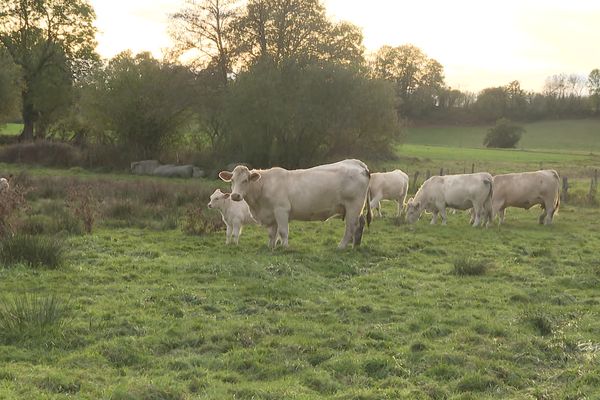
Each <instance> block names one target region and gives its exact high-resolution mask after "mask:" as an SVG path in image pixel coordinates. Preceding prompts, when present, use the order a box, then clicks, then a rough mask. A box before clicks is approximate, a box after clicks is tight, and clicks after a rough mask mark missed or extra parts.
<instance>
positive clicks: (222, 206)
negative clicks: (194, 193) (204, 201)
mask: <svg viewBox="0 0 600 400" xmlns="http://www.w3.org/2000/svg"><path fill="white" fill-rule="evenodd" d="M208 208H216V209H217V210H219V212H220V213H221V217H222V218H223V222H224V223H225V226H226V227H227V233H226V236H225V244H229V243H231V238H232V237H233V241H234V243H235V244H238V243H239V241H240V234H241V233H242V226H243V225H244V224H251V223H256V221H255V220H254V218H252V214H251V213H250V209H249V208H248V204H246V202H245V201H243V200H242V201H233V200H231V195H230V193H223V192H221V189H217V190H215V191H214V193H213V194H211V195H210V202H209V203H208Z"/></svg>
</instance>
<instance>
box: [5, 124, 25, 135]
mask: <svg viewBox="0 0 600 400" xmlns="http://www.w3.org/2000/svg"><path fill="white" fill-rule="evenodd" d="M22 130H23V124H12V123H11V124H5V125H1V124H0V135H15V136H16V135H19V134H20V133H21V131H22Z"/></svg>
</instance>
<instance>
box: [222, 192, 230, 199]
mask: <svg viewBox="0 0 600 400" xmlns="http://www.w3.org/2000/svg"><path fill="white" fill-rule="evenodd" d="M229 196H231V193H223V198H224V199H228V198H229Z"/></svg>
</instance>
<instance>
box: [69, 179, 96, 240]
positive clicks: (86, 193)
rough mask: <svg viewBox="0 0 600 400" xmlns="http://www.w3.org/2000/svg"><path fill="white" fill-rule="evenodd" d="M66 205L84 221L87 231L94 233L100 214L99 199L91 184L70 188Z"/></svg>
mask: <svg viewBox="0 0 600 400" xmlns="http://www.w3.org/2000/svg"><path fill="white" fill-rule="evenodd" d="M66 206H67V208H68V209H70V210H71V212H72V213H73V215H74V216H75V217H76V218H78V219H79V220H80V221H81V222H82V223H83V228H84V230H85V232H86V233H92V229H93V227H94V222H95V221H96V216H97V215H98V200H97V199H96V198H95V197H94V194H93V193H92V188H91V186H89V185H79V186H74V187H72V188H71V189H69V191H68V194H67V199H66Z"/></svg>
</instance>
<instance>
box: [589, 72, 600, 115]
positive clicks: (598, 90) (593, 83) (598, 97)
mask: <svg viewBox="0 0 600 400" xmlns="http://www.w3.org/2000/svg"><path fill="white" fill-rule="evenodd" d="M587 86H588V90H589V92H590V101H591V103H592V110H593V112H594V113H596V114H597V113H598V112H599V111H600V69H598V68H596V69H594V70H592V72H590V74H589V76H588V80H587Z"/></svg>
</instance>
